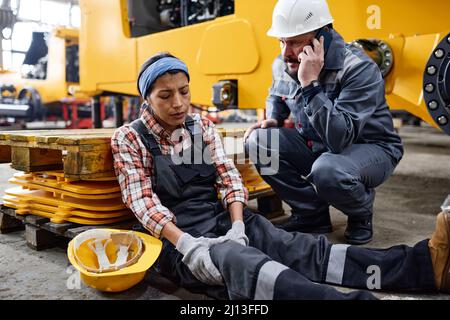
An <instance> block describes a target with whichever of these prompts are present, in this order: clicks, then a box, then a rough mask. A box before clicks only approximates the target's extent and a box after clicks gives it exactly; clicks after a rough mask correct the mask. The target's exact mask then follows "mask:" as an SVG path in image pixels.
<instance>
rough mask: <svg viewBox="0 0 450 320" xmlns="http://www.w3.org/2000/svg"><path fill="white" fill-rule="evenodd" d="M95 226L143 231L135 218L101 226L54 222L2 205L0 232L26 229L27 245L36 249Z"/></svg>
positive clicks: (61, 240) (52, 244)
mask: <svg viewBox="0 0 450 320" xmlns="http://www.w3.org/2000/svg"><path fill="white" fill-rule="evenodd" d="M94 228H110V229H123V230H139V231H143V230H142V227H141V224H140V223H139V221H138V220H136V219H135V218H133V219H131V220H128V221H124V222H119V223H114V224H109V225H101V226H85V225H80V224H76V223H70V222H68V223H53V222H50V219H48V218H43V217H39V216H35V215H18V214H16V212H15V210H14V209H12V208H9V207H6V206H4V205H0V233H2V234H4V233H10V232H13V231H18V230H24V229H25V239H26V241H27V246H28V247H30V248H32V249H34V250H38V251H39V250H44V249H48V248H51V247H55V246H57V245H58V244H60V243H61V242H63V241H67V240H69V239H72V238H73V237H75V236H76V235H78V234H80V233H82V232H84V231H86V230H90V229H94Z"/></svg>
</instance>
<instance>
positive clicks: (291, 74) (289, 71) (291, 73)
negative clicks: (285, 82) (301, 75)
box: [284, 57, 300, 79]
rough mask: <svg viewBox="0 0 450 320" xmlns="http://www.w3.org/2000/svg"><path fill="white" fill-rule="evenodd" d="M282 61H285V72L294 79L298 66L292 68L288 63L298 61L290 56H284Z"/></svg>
mask: <svg viewBox="0 0 450 320" xmlns="http://www.w3.org/2000/svg"><path fill="white" fill-rule="evenodd" d="M284 62H285V63H286V71H287V73H288V74H289V75H290V76H291V77H293V78H294V79H296V78H297V73H298V67H297V68H296V69H295V70H292V69H291V68H289V66H288V63H299V62H298V60H297V59H292V58H289V57H288V58H284ZM299 66H300V64H299Z"/></svg>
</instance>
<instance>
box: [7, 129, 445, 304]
mask: <svg viewBox="0 0 450 320" xmlns="http://www.w3.org/2000/svg"><path fill="white" fill-rule="evenodd" d="M400 133H401V136H402V138H403V141H404V144H405V150H406V152H405V156H404V159H403V160H402V162H401V164H400V165H399V166H398V168H397V170H396V171H395V173H394V175H393V176H392V177H391V178H390V179H389V180H388V181H387V182H386V183H385V184H384V185H382V186H381V187H379V188H378V189H377V197H376V200H375V217H374V232H375V235H374V240H373V241H372V242H371V243H370V244H369V245H368V246H369V247H374V248H386V247H389V246H393V245H397V244H408V245H414V244H415V243H416V242H418V241H420V240H422V239H425V238H429V237H430V235H431V234H432V232H433V230H434V223H435V217H436V215H437V214H438V213H439V212H440V206H441V204H442V202H443V201H444V200H445V198H446V197H447V195H448V194H449V193H450V168H449V166H448V164H449V163H450V137H448V136H446V135H444V134H441V133H439V132H437V131H436V130H435V129H432V128H421V129H418V128H412V127H403V128H402V129H401V130H400ZM14 172H15V171H14V170H12V169H10V168H9V165H0V195H2V192H3V190H4V189H6V188H7V187H8V184H7V179H8V178H10V177H11V176H12V174H13V173H14ZM253 205H254V203H253ZM286 209H287V210H289V207H287V206H286ZM332 219H333V224H334V232H333V233H332V234H330V235H329V239H330V241H332V242H334V243H338V242H343V232H344V229H345V226H346V218H345V216H344V215H343V214H342V213H340V212H338V211H337V210H334V209H333V210H332ZM339 290H343V291H347V290H348V289H345V288H339ZM377 296H378V297H380V298H382V299H408V300H409V299H445V300H447V299H450V296H449V295H408V294H395V293H377ZM0 299H12V300H16V299H77V300H78V299H113V300H114V299H162V300H166V299H208V298H207V297H205V296H203V295H193V294H190V293H189V292H187V291H186V290H184V289H180V288H178V287H176V286H175V285H173V284H172V283H170V282H168V281H166V280H165V279H163V278H161V277H159V276H157V275H155V274H154V272H152V271H149V272H148V273H147V275H146V278H145V280H144V281H143V282H141V283H140V284H139V285H137V286H136V287H134V288H132V289H130V290H129V291H127V292H125V293H120V294H104V293H100V292H97V291H95V290H94V289H91V288H89V287H86V286H84V284H82V283H80V280H79V276H78V274H77V273H76V272H74V269H73V268H72V267H71V266H70V263H69V262H68V260H67V257H66V252H65V248H64V246H62V247H61V248H53V249H48V250H45V251H40V252H37V251H33V250H31V249H29V248H28V247H27V246H26V242H25V239H24V233H23V232H14V233H11V234H5V235H0Z"/></svg>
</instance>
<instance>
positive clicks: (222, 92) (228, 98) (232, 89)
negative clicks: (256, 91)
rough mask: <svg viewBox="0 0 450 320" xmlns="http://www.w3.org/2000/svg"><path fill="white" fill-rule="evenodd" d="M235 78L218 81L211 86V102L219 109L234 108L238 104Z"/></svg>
mask: <svg viewBox="0 0 450 320" xmlns="http://www.w3.org/2000/svg"><path fill="white" fill-rule="evenodd" d="M237 88H238V85H237V80H226V81H220V82H218V83H216V84H215V85H214V86H213V101H212V102H213V104H214V106H216V107H217V108H218V109H219V110H225V109H236V108H237V106H238V101H237V99H238V91H237V90H238V89H237Z"/></svg>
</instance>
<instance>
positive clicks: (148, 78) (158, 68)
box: [138, 57, 190, 99]
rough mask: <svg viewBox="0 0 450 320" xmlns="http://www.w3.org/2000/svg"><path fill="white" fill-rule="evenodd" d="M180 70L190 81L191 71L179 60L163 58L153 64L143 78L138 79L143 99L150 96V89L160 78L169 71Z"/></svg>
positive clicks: (143, 73)
mask: <svg viewBox="0 0 450 320" xmlns="http://www.w3.org/2000/svg"><path fill="white" fill-rule="evenodd" d="M172 70H179V71H182V72H184V73H185V74H186V76H187V77H188V80H190V77H189V71H188V68H187V66H186V64H185V63H184V62H183V61H181V60H179V59H177V58H171V57H167V58H162V59H159V60H158V61H156V62H155V63H153V64H151V65H150V66H149V67H148V68H147V69H145V71H144V72H142V74H141V76H140V77H139V79H138V85H139V91H140V93H141V96H142V98H144V99H145V98H146V97H147V95H148V89H150V87H151V85H152V84H153V83H154V82H155V81H156V79H158V78H159V77H160V76H162V75H163V74H165V73H166V72H168V71H172Z"/></svg>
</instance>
